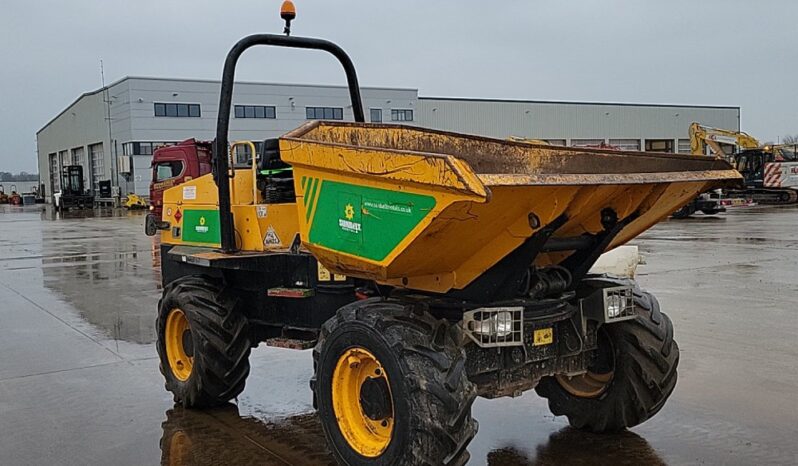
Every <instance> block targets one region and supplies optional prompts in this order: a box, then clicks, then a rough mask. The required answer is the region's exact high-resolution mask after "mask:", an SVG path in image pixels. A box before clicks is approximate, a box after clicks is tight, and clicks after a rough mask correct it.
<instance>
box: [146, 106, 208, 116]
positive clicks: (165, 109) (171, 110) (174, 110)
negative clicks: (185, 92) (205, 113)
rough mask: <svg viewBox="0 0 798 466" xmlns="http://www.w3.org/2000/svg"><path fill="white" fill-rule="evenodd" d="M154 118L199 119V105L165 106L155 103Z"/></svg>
mask: <svg viewBox="0 0 798 466" xmlns="http://www.w3.org/2000/svg"><path fill="white" fill-rule="evenodd" d="M155 116H157V117H179V118H199V117H200V116H201V113H200V105H199V104H166V103H160V102H155Z"/></svg>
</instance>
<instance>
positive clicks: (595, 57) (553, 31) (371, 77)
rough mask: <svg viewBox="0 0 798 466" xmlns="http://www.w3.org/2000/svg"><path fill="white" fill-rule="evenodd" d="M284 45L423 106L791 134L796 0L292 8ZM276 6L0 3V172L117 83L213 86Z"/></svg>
mask: <svg viewBox="0 0 798 466" xmlns="http://www.w3.org/2000/svg"><path fill="white" fill-rule="evenodd" d="M295 3H296V5H297V10H298V18H297V20H296V21H295V23H294V33H295V34H296V35H306V36H314V37H322V38H326V39H330V40H332V41H334V42H337V43H339V44H340V45H341V46H342V47H343V48H344V49H345V50H347V51H348V52H349V54H350V55H351V56H352V58H353V60H354V62H355V65H356V66H357V68H358V71H359V73H360V79H361V83H362V84H364V85H372V86H381V85H385V86H398V87H414V88H418V89H419V93H420V95H422V96H456V97H496V98H516V99H540V100H585V101H613V102H646V103H681V104H706V105H739V106H741V107H742V127H743V130H745V131H748V132H750V133H751V134H752V135H754V136H756V137H757V138H759V139H760V140H762V141H771V140H776V138H777V137H781V136H784V135H786V134H798V86H796V77H798V40H797V39H796V38H798V19H796V18H798V2H796V1H795V0H760V1H753V0H751V1H743V0H701V1H697V0H692V1H688V0H667V1H666V0H659V1H654V0H583V1H578V0H571V1H563V0H559V1H554V0H551V1H548V0H536V1H532V0H527V1H513V0H506V1H503V2H495V1H486V0H482V1H471V0H468V1H466V0H459V1H456V2H455V1H446V2H444V1H437V2H436V1H430V0H426V1H417V0H403V1H394V2H378V1H374V0H372V1H348V0H295ZM279 4H280V1H279V0H238V1H218V0H135V1H132V0H70V1H56V0H52V1H43V0H2V1H0V11H2V14H1V15H0V63H2V64H3V66H2V68H1V69H0V128H1V129H0V134H1V135H2V145H1V146H0V171H14V172H16V171H19V170H27V171H35V170H36V155H35V150H36V146H35V133H36V131H37V130H38V129H40V128H41V127H42V126H43V125H44V124H45V123H46V122H47V121H48V120H49V119H50V118H52V117H53V116H55V114H56V113H58V112H59V111H61V110H62V109H63V108H64V107H65V106H67V105H68V104H70V103H71V102H72V101H73V100H74V99H75V98H76V97H78V95H80V94H81V93H83V92H85V91H89V90H93V89H96V88H98V87H100V71H99V60H100V58H103V60H104V62H105V74H106V81H107V82H109V83H110V82H112V81H114V80H117V79H119V78H121V77H123V76H126V75H137V76H174V77H189V78H211V79H218V78H219V76H220V75H221V64H222V62H223V60H224V56H225V53H226V52H227V49H228V48H229V47H230V46H231V45H232V44H233V43H234V42H235V41H236V40H238V39H239V38H240V37H243V36H244V35H246V34H250V33H256V32H281V30H282V24H281V21H280V19H279V16H278V14H277V11H278V9H279ZM238 77H239V78H240V79H245V80H261V81H272V82H275V81H276V82H291V81H296V82H304V83H314V84H315V83H333V84H340V83H343V76H342V73H341V72H340V70H339V69H338V67H337V66H335V65H334V64H333V62H332V61H331V59H330V58H329V57H326V56H324V55H314V54H311V53H309V52H301V51H276V50H255V51H252V52H249V53H248V54H247V55H246V56H245V59H244V60H243V63H242V66H241V67H240V68H239V73H238Z"/></svg>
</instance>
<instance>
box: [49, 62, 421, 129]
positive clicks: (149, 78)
mask: <svg viewBox="0 0 798 466" xmlns="http://www.w3.org/2000/svg"><path fill="white" fill-rule="evenodd" d="M130 80H143V81H178V82H196V83H211V84H221V80H218V79H200V78H169V77H157V76H124V77H122V78H120V79H117V80H116V81H114V82H112V83H111V84H108V85H106V86H105V87H101V88H99V89H95V90H93V91H88V92H84V93H83V94H81V95H79V96H78V98H77V99H75V100H73V101H72V103H70V104H69V105H67V106H66V107H64V109H63V110H61V111H60V112H58V113H57V114H56V115H55V116H54V117H53V118H51V119H50V120H49V121H48V122H47V123H45V124H44V126H42V127H41V128H39V130H38V131H36V134H37V135H38V134H39V133H41V132H42V131H44V130H45V129H47V127H48V126H50V125H51V124H52V123H53V122H54V121H55V120H57V119H58V118H59V117H61V115H63V114H64V113H66V112H67V111H68V110H69V109H70V108H72V107H73V106H74V105H75V104H76V103H78V102H80V100H81V99H83V98H85V97H89V96H92V95H96V94H99V93H100V92H103V91H105V90H106V89H110V88H112V87H114V86H116V85H118V84H121V83H123V82H125V81H130ZM235 83H236V84H256V85H257V84H264V85H268V86H299V87H323V88H328V89H341V88H344V89H345V88H346V86H344V85H342V84H310V83H277V82H266V81H238V80H237V81H236V82H235ZM360 88H361V89H370V90H389V91H412V92H416V93H418V89H417V88H414V87H394V86H360Z"/></svg>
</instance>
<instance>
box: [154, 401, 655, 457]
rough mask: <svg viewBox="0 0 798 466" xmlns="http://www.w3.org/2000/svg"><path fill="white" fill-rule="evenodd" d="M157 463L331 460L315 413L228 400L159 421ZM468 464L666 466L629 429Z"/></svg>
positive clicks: (561, 437) (557, 440) (561, 435)
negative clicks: (279, 413)
mask: <svg viewBox="0 0 798 466" xmlns="http://www.w3.org/2000/svg"><path fill="white" fill-rule="evenodd" d="M162 427H163V436H162V437H161V464H162V465H180V466H189V465H192V466H205V465H217V464H265V465H271V464H286V463H287V464H297V465H300V464H301V465H332V464H335V463H334V461H333V459H332V457H331V456H330V454H329V453H328V452H327V450H326V444H325V440H324V434H323V432H322V429H321V424H320V422H319V420H318V418H317V416H316V415H315V414H314V413H308V414H301V415H298V416H291V417H288V418H284V419H280V420H277V421H274V422H263V421H260V420H258V419H256V418H253V417H246V416H244V417H242V416H241V415H240V414H239V411H238V408H237V407H236V406H235V405H233V404H228V405H226V406H224V407H222V408H217V409H213V410H206V411H196V410H185V409H183V408H180V407H175V408H173V409H170V410H169V411H167V412H166V420H165V421H164V422H163V424H162ZM469 464H488V465H490V466H511V465H512V466H516V465H518V466H527V465H528V466H531V465H535V466H543V465H563V464H567V465H586V466H587V465H590V466H592V465H597V464H607V465H643V464H645V465H654V466H657V465H665V462H664V461H663V460H662V459H661V458H660V457H659V456H658V455H657V453H656V452H655V451H654V450H653V449H652V448H651V446H650V445H649V444H648V442H646V440H645V439H643V438H642V437H640V436H639V435H637V434H635V433H632V432H623V433H620V434H616V435H598V434H590V433H585V432H582V431H578V430H575V429H571V428H565V429H562V430H560V431H558V432H555V433H553V434H552V435H551V436H550V437H549V438H548V440H547V441H546V442H545V443H544V444H541V445H538V446H534V445H530V446H529V451H528V452H525V451H522V450H520V449H516V448H513V447H506V448H500V449H496V450H493V451H491V452H490V453H489V454H488V456H487V458H486V459H485V458H472V459H471V462H470V463H469Z"/></svg>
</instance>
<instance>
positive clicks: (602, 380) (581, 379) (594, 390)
mask: <svg viewBox="0 0 798 466" xmlns="http://www.w3.org/2000/svg"><path fill="white" fill-rule="evenodd" d="M612 376H613V372H608V373H606V374H597V373H595V372H590V371H587V372H586V373H584V374H582V375H577V376H574V377H568V376H567V375H557V376H556V377H557V382H559V384H560V386H561V387H562V388H564V389H565V391H566V392H568V393H570V394H571V395H574V396H578V397H579V398H597V397H599V396H601V394H602V393H604V392H605V391H606V390H607V387H609V386H610V382H612Z"/></svg>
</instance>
